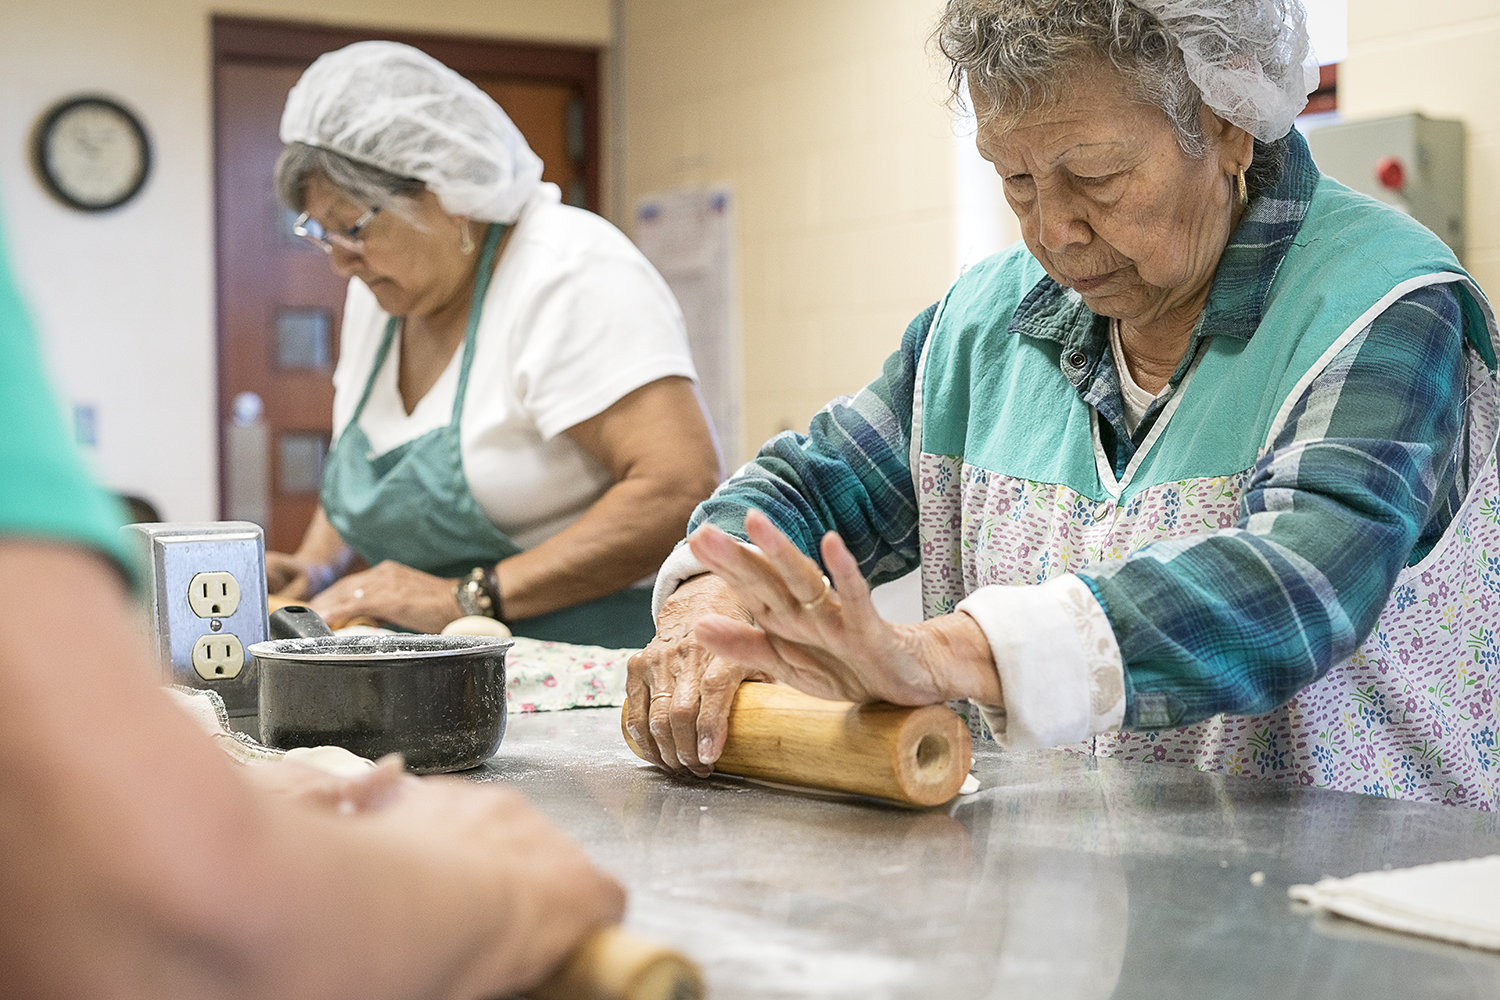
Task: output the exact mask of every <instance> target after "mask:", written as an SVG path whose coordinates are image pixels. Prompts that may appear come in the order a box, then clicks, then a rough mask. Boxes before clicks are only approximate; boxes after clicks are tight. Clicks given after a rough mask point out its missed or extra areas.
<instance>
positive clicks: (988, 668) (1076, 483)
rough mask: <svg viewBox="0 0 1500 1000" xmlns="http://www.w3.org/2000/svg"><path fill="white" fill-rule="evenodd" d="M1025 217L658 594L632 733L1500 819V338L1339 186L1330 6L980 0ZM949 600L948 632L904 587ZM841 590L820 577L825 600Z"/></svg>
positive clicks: (1410, 243) (962, 83) (983, 117)
mask: <svg viewBox="0 0 1500 1000" xmlns="http://www.w3.org/2000/svg"><path fill="white" fill-rule="evenodd" d="M935 37H936V41H937V44H938V45H939V47H940V48H941V50H942V51H943V53H944V54H945V55H946V56H947V58H948V59H949V60H950V61H951V65H952V74H953V75H952V79H953V83H954V88H955V92H956V93H957V94H959V95H960V96H967V97H968V98H969V99H970V100H971V101H972V103H973V106H974V110H975V112H976V115H977V120H978V123H979V126H978V133H977V143H978V147H979V150H980V152H981V153H982V154H983V155H984V157H985V158H986V159H988V160H989V161H990V162H991V163H993V164H994V168H995V170H996V172H997V173H998V174H999V175H1000V177H1001V178H1002V179H1003V183H1004V190H1005V194H1006V198H1007V200H1008V201H1009V203H1010V206H1011V208H1012V209H1013V210H1014V212H1015V213H1016V216H1017V218H1018V219H1019V220H1020V224H1021V232H1022V236H1023V238H1024V245H1017V246H1015V247H1013V248H1011V249H1010V250H1008V251H1006V252H1004V253H1001V254H998V255H996V256H995V257H992V258H990V259H989V260H986V261H984V262H983V263H981V264H979V265H978V266H976V267H974V268H972V269H970V270H969V271H968V272H966V273H965V274H964V275H963V276H962V277H961V278H960V279H959V280H958V281H957V282H956V283H954V285H953V286H952V287H951V288H950V289H949V290H948V292H947V294H946V295H944V296H943V298H942V301H941V302H939V303H937V304H936V305H935V306H933V307H932V308H929V309H927V310H926V311H924V312H923V313H922V314H921V315H920V316H918V317H917V318H916V319H915V320H914V321H913V322H912V324H911V325H910V326H909V327H908V328H907V330H906V334H905V337H904V338H903V340H902V343H901V347H900V349H899V350H898V351H897V352H896V353H895V354H893V355H892V356H891V357H890V359H889V360H888V361H887V362H886V364H885V367H884V370H883V371H882V373H881V375H880V376H879V377H878V378H877V379H876V380H875V381H874V382H872V383H870V384H869V386H867V387H866V388H865V389H864V390H863V391H861V392H860V393H859V394H857V395H856V396H854V397H852V398H844V399H839V400H835V401H834V402H832V403H831V404H829V405H828V406H827V407H826V408H824V410H823V411H821V412H820V413H819V414H818V415H817V416H816V417H815V418H814V419H813V421H812V425H811V428H810V430H809V433H808V434H806V435H799V434H790V433H788V434H782V435H780V436H778V437H776V438H774V439H772V440H771V441H770V442H768V443H767V444H766V445H765V446H764V447H763V449H762V450H761V452H760V455H759V457H758V458H757V459H756V460H755V461H753V462H752V463H751V464H750V465H749V466H747V467H746V468H745V469H743V470H741V472H740V473H738V474H737V475H736V476H735V477H734V478H732V479H731V480H730V481H729V482H727V483H726V484H724V485H723V486H721V487H720V489H719V490H718V491H717V492H716V493H715V495H714V496H713V497H712V498H710V499H709V500H708V501H707V502H705V503H704V504H703V505H702V506H701V507H699V509H698V510H697V512H696V513H695V514H694V518H693V526H694V527H695V528H696V531H695V532H694V533H693V534H692V535H691V537H690V538H689V539H688V543H687V544H686V545H684V546H682V547H680V548H679V549H678V550H677V551H676V552H675V553H674V555H673V556H672V558H671V559H669V560H668V562H667V564H666V565H665V566H664V567H663V572H662V574H661V577H660V578H659V583H658V588H659V589H658V602H659V612H658V614H659V618H658V637H657V639H656V640H655V641H654V642H653V643H652V645H651V646H650V647H648V648H647V650H646V651H644V652H643V653H642V654H640V655H638V656H637V657H635V659H634V661H633V663H632V671H631V675H630V679H629V684H628V688H627V690H628V694H629V700H630V711H629V716H628V720H627V722H628V725H629V726H630V727H631V729H632V730H633V732H634V735H635V737H636V739H637V740H638V741H639V742H640V743H641V745H642V746H643V747H645V748H648V749H649V751H650V752H651V753H653V754H655V756H656V759H657V760H658V761H659V762H660V763H662V764H663V765H664V766H666V767H668V768H670V769H673V770H690V771H692V772H694V773H698V774H704V773H707V772H708V771H709V770H710V769H711V767H712V764H713V762H714V760H715V759H716V757H717V755H718V753H719V751H720V750H721V748H722V746H723V740H724V735H725V718H726V710H727V707H728V705H729V701H730V699H731V698H732V696H733V692H734V690H735V688H736V686H737V685H738V683H739V682H740V681H741V680H742V679H745V678H761V679H766V678H774V679H779V680H782V681H785V682H788V683H791V684H795V685H797V686H798V687H801V688H803V689H805V690H807V691H809V692H811V693H813V694H818V695H823V696H826V697H838V698H847V699H853V700H856V701H869V700H886V701H892V702H896V703H900V704H921V703H926V702H934V701H942V700H948V699H971V700H972V701H973V702H974V703H976V704H977V705H978V707H979V711H980V713H982V716H983V719H984V720H985V722H987V724H988V727H989V728H990V729H991V730H992V732H993V734H994V736H995V738H996V739H998V740H1000V741H1001V742H1002V743H1004V744H1006V745H1009V746H1015V747H1037V746H1051V745H1067V744H1071V745H1073V746H1075V747H1077V746H1079V745H1080V741H1082V743H1081V746H1082V748H1083V749H1085V750H1091V751H1092V752H1094V753H1096V754H1101V755H1113V756H1120V757H1128V758H1134V759H1138V760H1155V761H1165V762H1175V763H1181V764H1189V765H1192V766H1195V767H1199V768H1203V769H1209V770H1216V771H1223V772H1228V773H1232V774H1246V775H1258V776H1264V777H1269V778H1278V779H1284V780H1288V781H1293V782H1300V783H1302V784H1310V785H1320V786H1327V787H1332V788H1339V789H1345V790H1350V791H1363V792H1369V793H1374V794H1379V795H1389V796H1400V797H1405V798H1413V799H1426V800H1431V801H1441V802H1451V803H1467V804H1471V805H1478V806H1481V807H1484V808H1494V807H1495V806H1497V805H1500V797H1497V786H1496V775H1497V774H1500V768H1497V763H1500V758H1497V753H1500V748H1497V746H1496V735H1495V734H1496V732H1497V730H1500V726H1497V724H1496V710H1495V702H1494V695H1493V692H1494V685H1495V683H1496V679H1497V673H1500V528H1497V524H1496V522H1497V518H1500V515H1497V511H1500V497H1497V486H1496V472H1495V461H1494V442H1495V433H1496V405H1495V404H1496V380H1495V372H1494V368H1495V353H1494V346H1493V338H1494V334H1495V324H1494V319H1493V314H1492V312H1491V310H1490V307H1489V305H1488V304H1487V303H1486V301H1485V299H1484V297H1483V295H1482V294H1481V293H1480V291H1479V289H1478V288H1477V287H1475V285H1474V283H1473V281H1472V280H1470V279H1469V277H1468V276H1467V275H1466V274H1465V273H1464V271H1463V270H1462V269H1461V268H1460V267H1459V265H1458V262H1457V261H1456V260H1455V259H1454V257H1453V255H1452V254H1451V253H1450V252H1449V250H1448V248H1447V247H1445V246H1444V245H1443V244H1442V243H1441V242H1440V241H1439V240H1438V239H1437V238H1436V237H1435V236H1433V235H1432V234H1431V233H1429V232H1428V231H1427V230H1425V229H1423V228H1422V227H1421V226H1420V225H1417V224H1416V223H1415V222H1413V221H1412V220H1411V219H1410V218H1409V217H1407V216H1405V215H1402V214H1401V213H1399V212H1397V211H1395V210H1392V209H1390V208H1388V207H1386V206H1384V205H1382V204H1379V203H1377V202H1375V201H1373V200H1371V199H1369V198H1365V197H1362V196H1360V195H1357V194H1354V193H1353V192H1351V191H1350V190H1349V189H1347V188H1345V187H1343V186H1342V185H1340V184H1338V183H1337V182H1336V181H1334V180H1332V179H1330V178H1328V177H1324V176H1321V175H1320V174H1319V172H1318V169H1317V167H1316V166H1315V165H1314V164H1313V162H1312V160H1311V159H1310V157H1309V155H1308V150H1307V146H1306V144H1305V143H1304V142H1303V140H1302V138H1301V137H1300V135H1299V134H1298V133H1297V132H1296V131H1295V130H1294V129H1293V128H1292V120H1293V117H1294V116H1295V115H1296V114H1297V113H1298V111H1299V110H1300V109H1301V108H1302V107H1303V106H1304V104H1305V96H1306V94H1307V93H1308V91H1309V90H1310V89H1311V88H1312V86H1313V84H1314V80H1315V72H1314V69H1315V65H1316V64H1315V61H1314V60H1313V58H1312V55H1311V53H1310V51H1309V45H1308V41H1307V35H1306V32H1305V28H1304V17H1303V12H1302V10H1301V7H1300V4H1298V3H1297V0H1212V2H1209V0H1191V2H1189V0H1128V2H1127V0H948V3H947V7H946V10H945V11H944V13H943V15H942V19H941V22H940V26H939V28H938V30H937V33H936V36H935ZM909 572H919V573H920V574H921V583H922V596H923V602H924V605H925V608H924V610H925V615H926V620H925V621H923V622H922V623H921V624H918V625H909V626H908V625H893V624H889V623H887V622H885V621H882V620H881V619H880V617H879V616H878V614H877V613H876V612H875V610H874V608H873V606H872V604H871V601H870V597H869V588H870V586H872V585H874V584H878V583H881V582H883V581H886V580H890V579H892V578H895V577H898V576H901V575H902V574H905V573H909ZM825 574H826V575H825Z"/></svg>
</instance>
